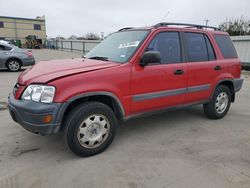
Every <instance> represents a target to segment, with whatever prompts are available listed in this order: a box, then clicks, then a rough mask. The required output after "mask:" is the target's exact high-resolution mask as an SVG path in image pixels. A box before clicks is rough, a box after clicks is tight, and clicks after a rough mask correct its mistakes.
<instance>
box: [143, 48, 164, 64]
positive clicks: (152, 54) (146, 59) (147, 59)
mask: <svg viewBox="0 0 250 188" xmlns="http://www.w3.org/2000/svg"><path fill="white" fill-rule="evenodd" d="M159 63H161V54H160V52H158V51H147V52H145V53H144V54H143V56H142V58H141V62H140V65H141V66H146V65H148V64H159Z"/></svg>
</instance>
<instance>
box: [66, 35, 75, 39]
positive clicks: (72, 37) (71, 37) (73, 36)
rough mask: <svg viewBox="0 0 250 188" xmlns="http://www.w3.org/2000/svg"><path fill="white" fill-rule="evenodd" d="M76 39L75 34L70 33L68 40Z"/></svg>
mask: <svg viewBox="0 0 250 188" xmlns="http://www.w3.org/2000/svg"><path fill="white" fill-rule="evenodd" d="M76 39H77V36H76V35H71V36H70V37H69V38H68V40H76Z"/></svg>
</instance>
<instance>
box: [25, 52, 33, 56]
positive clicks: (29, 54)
mask: <svg viewBox="0 0 250 188" xmlns="http://www.w3.org/2000/svg"><path fill="white" fill-rule="evenodd" d="M23 53H24V54H26V55H27V56H29V57H33V55H32V53H31V52H28V51H26V52H23Z"/></svg>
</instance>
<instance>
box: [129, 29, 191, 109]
mask: <svg viewBox="0 0 250 188" xmlns="http://www.w3.org/2000/svg"><path fill="white" fill-rule="evenodd" d="M181 46H182V45H181V41H180V34H179V33H178V32H174V31H171V32H168V31H166V32H160V33H156V34H155V35H154V38H153V39H152V40H151V42H150V43H149V44H148V45H147V48H145V51H158V52H160V54H161V63H159V64H151V65H150V64H149V65H147V66H144V67H142V66H140V65H139V63H138V62H136V63H134V64H133V66H132V75H131V80H132V81H131V93H132V99H131V100H132V102H131V112H132V113H137V112H142V111H150V110H156V109H161V108H165V107H171V106H175V105H178V104H182V103H184V102H185V96H186V87H187V68H186V63H184V62H182V47H181Z"/></svg>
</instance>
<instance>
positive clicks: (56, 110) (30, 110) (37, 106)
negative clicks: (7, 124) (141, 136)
mask: <svg viewBox="0 0 250 188" xmlns="http://www.w3.org/2000/svg"><path fill="white" fill-rule="evenodd" d="M8 108H9V112H10V115H11V117H12V119H13V120H14V121H15V122H17V123H19V124H20V125H21V126H22V127H23V128H25V129H26V130H28V131H30V132H33V133H41V134H55V133H57V132H58V131H59V130H60V127H61V121H62V115H63V112H62V110H63V108H64V104H61V103H52V104H43V103H38V102H34V101H26V100H17V99H15V98H14V96H13V94H10V95H9V104H8ZM47 115H52V117H53V118H52V120H51V122H50V123H48V124H46V123H43V118H44V117H45V116H47Z"/></svg>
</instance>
